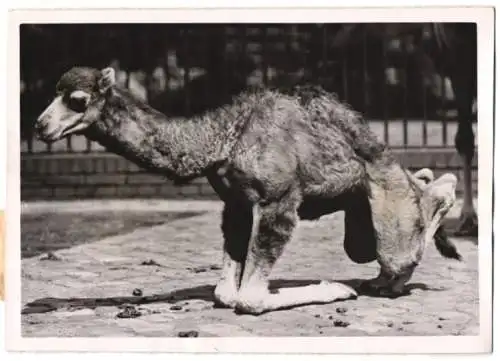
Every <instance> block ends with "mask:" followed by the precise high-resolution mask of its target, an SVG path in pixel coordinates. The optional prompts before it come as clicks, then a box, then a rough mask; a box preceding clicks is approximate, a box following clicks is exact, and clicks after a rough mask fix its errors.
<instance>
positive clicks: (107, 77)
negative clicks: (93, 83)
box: [98, 67, 116, 94]
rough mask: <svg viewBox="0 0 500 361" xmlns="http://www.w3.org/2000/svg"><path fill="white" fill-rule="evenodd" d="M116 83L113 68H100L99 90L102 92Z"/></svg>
mask: <svg viewBox="0 0 500 361" xmlns="http://www.w3.org/2000/svg"><path fill="white" fill-rule="evenodd" d="M115 84H116V76H115V70H114V69H113V68H109V67H108V68H104V69H102V70H101V78H100V79H99V81H98V85H99V92H101V94H104V93H106V92H107V91H108V89H109V88H111V87H112V86H114V85H115Z"/></svg>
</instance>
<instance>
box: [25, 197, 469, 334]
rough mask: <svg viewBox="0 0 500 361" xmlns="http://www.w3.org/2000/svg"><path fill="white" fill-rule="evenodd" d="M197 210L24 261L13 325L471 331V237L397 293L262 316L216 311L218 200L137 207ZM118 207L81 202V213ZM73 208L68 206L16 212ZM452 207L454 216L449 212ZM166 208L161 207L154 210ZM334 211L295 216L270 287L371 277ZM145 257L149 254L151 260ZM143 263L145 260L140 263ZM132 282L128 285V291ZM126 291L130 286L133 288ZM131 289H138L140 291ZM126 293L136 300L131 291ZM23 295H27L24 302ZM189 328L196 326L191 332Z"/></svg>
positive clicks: (34, 330)
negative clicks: (354, 258)
mask: <svg viewBox="0 0 500 361" xmlns="http://www.w3.org/2000/svg"><path fill="white" fill-rule="evenodd" d="M165 205H166V207H167V210H173V211H175V210H178V211H185V210H195V209H196V210H200V209H201V208H205V209H206V210H207V213H205V214H203V215H200V216H196V217H194V218H189V219H181V220H177V221H173V222H171V223H168V224H164V225H160V226H155V227H153V228H149V229H141V230H136V231H134V232H131V233H129V234H126V235H121V236H116V237H110V238H106V239H102V240H100V241H98V242H94V243H89V244H84V245H80V246H75V247H73V248H69V249H65V250H61V251H58V252H56V253H55V255H56V257H57V258H58V259H55V260H50V259H48V260H44V259H43V257H40V256H39V257H34V258H28V259H24V260H23V261H22V302H23V307H24V313H23V315H22V332H23V336H25V337H44V336H65V337H68V336H78V337H91V336H113V337H119V336H153V337H170V336H193V335H198V336H199V337H203V336H212V337H213V336H321V335H324V336H370V335H374V336H375V335H376V336H382V335H393V336H394V335H400V336H401V335H414V336H417V335H422V336H424V335H425V336H431V335H476V334H478V333H479V321H478V315H479V295H478V271H477V263H478V258H477V257H478V253H477V245H476V244H475V243H476V242H471V241H470V240H463V239H461V240H458V239H453V241H454V242H455V243H456V244H457V247H458V249H459V251H460V253H461V254H462V255H463V257H464V261H463V262H457V261H453V260H447V259H444V258H442V257H441V256H440V255H439V254H438V252H437V251H436V249H435V248H434V247H432V246H431V247H429V248H428V249H427V251H426V254H425V257H424V260H423V262H422V264H421V265H420V266H419V267H418V268H417V270H416V272H415V274H414V276H413V278H412V280H411V281H410V284H409V287H410V289H411V294H410V295H408V296H405V297H401V298H398V299H386V298H375V297H369V296H363V295H361V296H360V297H358V298H357V299H356V300H349V301H342V302H336V303H332V304H328V305H313V306H304V307H298V308H295V309H292V310H285V311H278V312H271V313H267V314H264V315H261V316H250V315H237V314H235V313H234V312H233V311H232V310H229V309H220V308H214V307H213V300H212V291H213V287H214V285H215V283H216V281H217V279H218V275H219V268H220V260H221V247H222V242H221V232H220V228H219V224H220V210H221V205H220V203H218V202H201V203H200V202H166V203H162V202H157V203H154V202H150V203H149V204H145V205H137V204H136V205H135V206H136V207H138V211H140V207H149V208H151V207H158V208H160V207H165ZM105 206H106V207H123V206H127V207H128V206H130V207H131V206H132V205H130V204H129V205H123V204H120V203H116V204H115V203H113V202H108V203H102V204H98V203H95V202H93V203H89V204H87V205H86V204H81V205H79V206H78V210H79V211H81V212H84V211H92V209H95V207H105ZM50 207H52V208H57V209H60V210H64V209H65V207H66V208H68V209H74V208H75V207H74V205H71V204H68V205H66V206H64V205H62V204H56V203H51V204H42V205H40V204H39V205H33V206H31V205H29V206H24V208H23V211H32V212H37V211H43V210H44V209H47V208H50ZM458 207H459V204H457V205H456V207H455V209H454V210H453V211H452V212H451V215H452V216H453V215H455V216H456V215H457V212H458V210H459V208H458ZM162 209H163V210H165V208H162ZM343 228H344V227H343V215H342V213H338V214H335V215H331V216H328V217H324V218H322V219H321V220H320V221H316V222H302V223H301V224H300V226H299V229H298V232H297V234H296V237H295V238H294V240H293V241H292V242H291V243H290V244H289V245H288V247H287V249H286V251H285V254H284V255H283V257H282V258H281V259H280V261H279V263H278V264H277V266H276V268H275V270H274V273H273V275H272V279H273V280H274V281H273V283H274V284H275V285H287V284H297V283H304V284H307V283H308V282H312V281H314V282H316V281H319V280H321V279H329V280H340V281H347V282H349V283H350V284H352V285H356V284H358V283H359V281H360V280H362V279H367V278H371V277H374V276H376V274H377V271H378V268H377V265H376V264H375V263H373V264H368V265H356V264H354V263H352V262H351V261H350V260H349V259H348V258H347V256H346V255H345V253H344V250H343V248H342V241H343ZM151 261H153V262H151ZM142 263H145V264H142ZM136 289H137V290H136ZM134 290H135V292H134ZM139 291H140V292H141V293H142V296H140V295H139ZM133 293H135V294H136V296H133ZM29 303H31V304H30V305H29ZM189 331H196V332H193V333H189Z"/></svg>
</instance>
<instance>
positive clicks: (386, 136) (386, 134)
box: [382, 35, 389, 144]
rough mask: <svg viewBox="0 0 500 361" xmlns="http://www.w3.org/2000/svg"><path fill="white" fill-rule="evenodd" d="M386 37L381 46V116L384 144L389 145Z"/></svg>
mask: <svg viewBox="0 0 500 361" xmlns="http://www.w3.org/2000/svg"><path fill="white" fill-rule="evenodd" d="M388 40H389V38H388V36H387V35H384V39H383V46H382V64H383V67H384V69H382V71H383V72H384V85H383V86H384V89H383V93H384V94H383V101H384V104H383V108H382V109H383V110H382V111H383V116H384V142H385V143H386V144H389V119H388V114H387V102H388V101H389V96H388V90H387V44H388Z"/></svg>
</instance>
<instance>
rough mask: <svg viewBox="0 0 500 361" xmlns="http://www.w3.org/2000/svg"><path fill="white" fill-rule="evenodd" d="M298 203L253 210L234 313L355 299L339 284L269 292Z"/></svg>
mask: <svg viewBox="0 0 500 361" xmlns="http://www.w3.org/2000/svg"><path fill="white" fill-rule="evenodd" d="M296 209H297V203H296V202H294V201H293V200H292V199H287V200H282V201H281V202H280V203H275V204H270V205H266V206H263V207H261V206H259V205H255V206H254V208H253V227H252V236H251V238H250V244H249V251H248V255H247V259H246V263H245V269H244V272H243V277H242V280H241V286H240V289H239V293H238V302H237V304H236V311H237V312H240V313H250V314H255V315H258V314H262V313H264V312H269V311H273V310H279V309H286V308H292V307H296V306H301V305H308V304H314V303H330V302H334V301H336V300H345V299H349V298H353V297H356V296H357V295H356V292H355V291H354V290H353V289H352V288H350V287H348V286H346V285H343V284H341V283H335V282H331V283H329V282H321V283H320V284H316V285H309V286H304V287H290V288H281V289H278V290H276V291H273V292H270V290H269V275H270V273H271V270H272V268H273V266H274V264H275V263H276V261H277V260H278V258H279V257H280V256H281V254H282V252H283V250H284V247H285V245H286V243H287V242H288V241H289V240H290V238H291V236H292V233H293V231H294V229H295V226H296V224H297V221H298V217H297V212H296Z"/></svg>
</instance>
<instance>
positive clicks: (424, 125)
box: [422, 77, 427, 147]
mask: <svg viewBox="0 0 500 361" xmlns="http://www.w3.org/2000/svg"><path fill="white" fill-rule="evenodd" d="M422 79H424V80H423V81H422V97H423V99H422V108H423V109H422V113H423V118H424V119H423V120H422V145H423V146H424V147H425V146H427V84H426V82H425V79H426V78H425V77H422Z"/></svg>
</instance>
